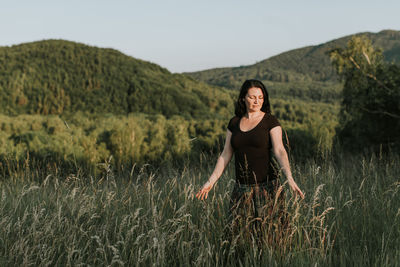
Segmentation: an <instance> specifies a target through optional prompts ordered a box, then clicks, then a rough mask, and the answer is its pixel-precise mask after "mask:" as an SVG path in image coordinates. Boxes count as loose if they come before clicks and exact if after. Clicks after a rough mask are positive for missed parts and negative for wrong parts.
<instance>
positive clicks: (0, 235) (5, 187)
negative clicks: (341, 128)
mask: <svg viewBox="0 0 400 267" xmlns="http://www.w3.org/2000/svg"><path fill="white" fill-rule="evenodd" d="M215 160H216V157H209V156H204V155H202V156H201V157H200V158H199V160H198V162H196V163H193V162H191V163H190V162H182V165H181V167H180V168H172V167H165V168H159V169H158V171H153V172H152V171H150V169H153V170H154V168H151V167H152V166H146V165H143V166H141V167H138V166H132V167H133V168H132V169H129V170H127V171H126V172H120V173H117V172H114V171H113V170H112V169H111V168H110V166H109V165H108V164H104V165H103V166H101V167H102V168H103V172H102V174H101V175H100V176H99V177H96V178H94V177H91V176H90V175H88V174H82V173H83V172H82V171H80V170H79V169H77V170H76V172H74V173H65V172H63V171H62V170H59V169H57V168H53V169H46V168H35V166H33V165H34V164H29V163H28V162H25V164H24V166H20V167H19V168H12V169H11V167H10V166H12V165H11V164H6V162H2V164H1V165H0V168H1V169H2V170H1V172H0V174H1V176H2V177H1V178H0V194H1V202H0V265H2V266H12V265H34V266H36V265H42V266H45V265H46V266H47V265H60V266H61V265H62V266H78V265H85V266H86V265H96V266H97V265H112V266H119V265H129V266H216V265H232V266H250V265H251V266H253V265H254V266H311V265H312V266H396V265H397V266H398V263H399V262H400V250H399V247H400V204H399V203H400V177H399V171H398V170H399V167H400V161H399V156H398V155H397V154H393V155H390V156H387V157H377V156H369V157H357V156H343V157H342V158H339V159H338V160H332V159H326V160H324V161H319V162H308V163H305V164H301V165H296V164H293V173H294V177H295V179H296V181H297V182H298V184H299V186H300V187H301V188H302V190H303V191H304V192H305V193H306V198H305V200H302V201H298V200H295V199H292V198H290V196H291V194H290V193H289V189H288V186H287V185H284V190H285V191H287V193H288V194H286V195H287V204H288V212H290V220H291V225H292V227H291V228H290V230H288V231H286V232H284V233H283V239H282V242H281V243H280V244H279V245H278V246H277V245H276V244H275V245H273V244H272V245H271V244H268V243H264V244H263V245H262V246H257V245H256V244H255V240H251V239H250V241H249V242H241V241H240V240H242V239H241V237H242V236H235V237H234V238H233V240H231V242H229V240H228V239H227V238H226V236H225V235H224V227H225V225H226V223H227V218H226V213H227V209H228V201H229V196H230V192H231V190H232V186H233V182H234V181H233V180H232V178H233V177H234V171H233V166H232V165H233V164H232V163H231V164H230V166H229V168H228V169H227V170H226V171H225V173H224V174H223V176H222V177H221V179H220V180H219V181H218V183H217V185H216V187H215V188H214V189H213V191H212V192H211V194H210V195H209V199H208V200H207V201H199V200H197V199H196V198H193V195H194V194H195V193H196V191H197V190H198V189H199V188H200V186H201V185H202V184H203V183H204V182H205V181H206V180H207V178H208V175H209V174H210V173H211V171H212V169H213V167H214V162H215ZM292 163H293V162H292ZM153 167H154V166H153ZM7 168H8V169H7ZM4 169H7V170H6V171H5V170H4Z"/></svg>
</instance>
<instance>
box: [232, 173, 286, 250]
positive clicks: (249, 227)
mask: <svg viewBox="0 0 400 267" xmlns="http://www.w3.org/2000/svg"><path fill="white" fill-rule="evenodd" d="M288 225H289V223H288V216H287V210H286V208H285V196H284V192H283V188H282V186H281V185H280V183H279V181H278V180H274V181H272V182H269V183H263V184H254V185H246V184H238V183H236V184H235V187H234V189H233V192H232V195H231V200H230V209H229V213H228V225H227V229H226V232H225V233H226V234H227V235H229V236H228V238H227V239H228V240H229V242H230V243H232V242H233V243H234V244H236V245H239V244H241V245H245V246H248V245H249V244H254V243H257V245H258V246H264V245H268V246H275V245H279V244H280V243H281V242H284V241H283V240H282V238H284V237H285V236H287V235H286V234H287V233H288V231H289V229H288Z"/></svg>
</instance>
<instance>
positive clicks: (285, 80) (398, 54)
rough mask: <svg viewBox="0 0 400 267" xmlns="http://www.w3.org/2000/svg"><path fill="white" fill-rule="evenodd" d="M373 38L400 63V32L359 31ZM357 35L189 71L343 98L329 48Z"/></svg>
mask: <svg viewBox="0 0 400 267" xmlns="http://www.w3.org/2000/svg"><path fill="white" fill-rule="evenodd" d="M355 35H365V36H366V37H368V38H369V39H371V41H372V44H373V45H374V46H375V47H379V48H382V50H383V51H384V52H383V54H384V56H385V60H386V61H388V62H400V32H399V31H392V30H385V31H381V32H379V33H359V34H355ZM352 36H354V35H351V36H346V37H343V38H339V39H336V40H332V41H330V42H327V43H324V44H320V45H316V46H308V47H304V48H299V49H295V50H291V51H288V52H285V53H282V54H279V55H277V56H274V57H271V58H268V59H266V60H263V61H260V62H258V63H256V64H254V65H249V66H240V67H233V68H218V69H210V70H205V71H200V72H192V73H186V74H188V75H190V76H191V77H193V78H195V79H197V80H199V81H203V82H206V83H208V84H211V85H217V86H222V87H225V88H228V89H238V88H240V86H241V83H242V82H243V80H245V79H247V78H249V77H251V78H256V79H260V80H262V81H264V82H265V83H266V84H267V85H268V86H269V87H270V90H271V93H272V95H273V96H275V97H288V96H292V97H294V98H302V99H305V100H312V101H323V102H332V101H335V100H337V99H338V98H339V93H340V88H341V86H340V85H339V83H338V79H337V75H336V73H335V70H334V68H333V67H332V64H331V62H330V59H329V56H328V55H327V51H329V50H331V49H333V48H336V47H344V46H346V44H347V42H348V40H350V38H351V37H352Z"/></svg>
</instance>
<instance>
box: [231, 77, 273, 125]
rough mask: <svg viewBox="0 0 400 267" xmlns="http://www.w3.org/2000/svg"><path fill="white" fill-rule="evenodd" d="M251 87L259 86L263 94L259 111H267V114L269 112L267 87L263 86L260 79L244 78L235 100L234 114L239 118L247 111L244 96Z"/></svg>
mask: <svg viewBox="0 0 400 267" xmlns="http://www.w3.org/2000/svg"><path fill="white" fill-rule="evenodd" d="M253 87H256V88H260V89H261V91H262V93H263V95H264V103H263V105H262V107H261V111H263V112H265V113H268V114H270V113H271V106H270V104H269V97H268V92H267V88H265V85H264V84H263V83H262V82H261V81H259V80H254V79H251V80H246V81H245V82H244V83H243V85H242V88H241V89H240V93H239V97H238V100H237V101H236V105H235V115H236V116H238V117H239V118H241V117H243V116H244V114H246V112H247V110H246V104H245V103H244V98H245V96H246V94H247V92H248V91H249V89H250V88H253Z"/></svg>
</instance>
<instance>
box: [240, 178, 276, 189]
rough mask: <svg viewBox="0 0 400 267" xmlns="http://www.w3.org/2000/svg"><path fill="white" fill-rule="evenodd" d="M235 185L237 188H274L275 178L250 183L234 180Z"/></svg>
mask: <svg viewBox="0 0 400 267" xmlns="http://www.w3.org/2000/svg"><path fill="white" fill-rule="evenodd" d="M235 186H237V187H239V188H244V189H245V188H254V187H261V188H274V187H276V186H277V180H276V179H274V180H271V181H265V182H261V183H252V184H248V183H240V182H238V181H236V183H235Z"/></svg>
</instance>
